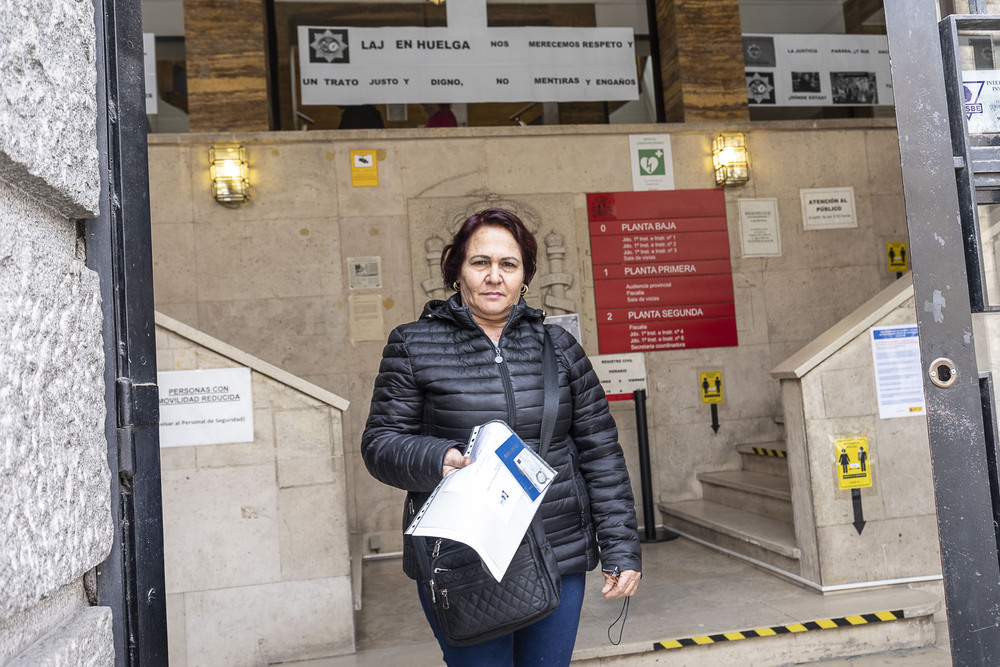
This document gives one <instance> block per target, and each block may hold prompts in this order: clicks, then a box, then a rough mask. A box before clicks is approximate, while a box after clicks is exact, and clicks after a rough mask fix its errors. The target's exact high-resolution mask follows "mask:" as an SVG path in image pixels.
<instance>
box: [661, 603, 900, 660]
mask: <svg viewBox="0 0 1000 667" xmlns="http://www.w3.org/2000/svg"><path fill="white" fill-rule="evenodd" d="M903 617H904V616H903V612H902V610H897V611H880V612H878V613H875V614H861V615H859V616H844V617H843V618H829V619H824V620H821V621H808V622H806V623H792V624H791V625H775V626H772V627H770V628H758V629H756V630H741V631H739V632H725V633H722V634H718V635H704V636H702V637H687V638H684V639H668V640H667V641H662V642H656V643H655V644H653V649H654V650H660V649H671V648H682V647H684V646H704V645H706V644H718V643H720V642H732V641H736V640H739V639H750V638H752V637H774V636H777V635H787V634H794V633H797V632H807V631H809V630H831V629H833V628H843V627H846V626H850V625H865V624H867V623H881V622H884V621H898V620H900V619H902V618H903Z"/></svg>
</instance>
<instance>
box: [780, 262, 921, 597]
mask: <svg viewBox="0 0 1000 667" xmlns="http://www.w3.org/2000/svg"><path fill="white" fill-rule="evenodd" d="M880 297H881V298H882V299H884V300H882V301H881V302H879V303H877V304H874V305H873V307H872V308H871V309H870V310H868V311H867V312H865V311H864V309H859V311H858V312H857V313H855V314H852V315H851V316H848V317H847V318H845V319H844V320H843V321H841V322H839V323H837V325H836V327H834V328H833V329H831V331H829V332H827V333H825V334H824V336H823V337H821V338H820V339H817V340H816V341H814V343H812V344H811V345H809V346H807V347H806V348H803V349H802V350H800V351H799V352H798V353H796V354H795V355H793V356H792V357H791V358H789V359H787V360H785V361H784V362H783V363H782V364H781V365H780V366H779V367H778V368H776V369H775V370H774V376H775V377H778V378H781V390H782V398H783V401H784V413H785V423H786V427H787V438H786V443H787V447H788V457H789V461H793V460H794V461H800V462H802V464H801V465H796V466H791V465H790V466H789V474H790V477H791V482H792V505H793V507H794V510H795V527H796V539H797V542H798V546H799V548H800V549H801V550H802V576H803V577H805V578H806V579H808V580H809V581H812V582H815V583H816V584H818V585H820V586H822V587H825V588H831V587H832V588H836V587H838V586H844V585H850V584H854V583H857V582H874V581H893V580H904V579H906V580H909V579H921V578H931V579H937V578H939V577H940V574H941V553H940V549H939V546H938V539H937V514H936V508H935V506H934V484H933V478H932V476H931V454H930V447H929V446H928V441H927V420H926V417H925V416H923V415H916V416H913V417H902V418H894V419H882V418H880V416H879V407H878V400H877V398H876V395H875V371H874V362H873V360H872V343H871V337H870V333H869V331H870V329H871V327H874V326H891V325H898V324H911V325H915V324H916V322H917V316H916V312H914V308H913V286H912V282H911V281H910V280H909V277H908V276H907V277H906V278H905V279H903V280H900V281H899V283H897V284H893V285H891V286H889V287H888V288H886V289H885V290H884V291H883V293H882V295H880ZM878 300H879V299H878V298H876V299H873V302H875V301H878ZM831 340H832V341H835V342H832V343H830V342H829V341H831ZM854 437H864V438H867V440H868V446H867V448H866V449H867V450H868V452H869V453H870V459H869V463H870V466H871V475H872V486H871V487H867V488H863V489H860V490H859V491H860V496H861V503H862V514H863V518H864V521H865V524H864V526H863V528H862V531H861V532H860V533H859V532H858V530H857V527H856V526H855V520H856V518H855V513H854V503H853V499H852V492H851V491H849V490H841V489H840V488H839V484H838V481H837V472H836V463H837V456H836V453H835V447H834V439H837V438H854Z"/></svg>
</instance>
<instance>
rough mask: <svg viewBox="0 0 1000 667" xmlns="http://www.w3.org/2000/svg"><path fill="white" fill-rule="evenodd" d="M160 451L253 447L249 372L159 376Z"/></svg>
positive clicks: (224, 370) (167, 373) (219, 370)
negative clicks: (192, 447) (238, 444)
mask: <svg viewBox="0 0 1000 667" xmlns="http://www.w3.org/2000/svg"><path fill="white" fill-rule="evenodd" d="M157 384H158V385H159V390H160V447H184V446H188V445H217V444H222V443H227V442H253V392H252V391H251V387H250V369H249V368H212V369H207V370H199V371H163V372H160V373H158V374H157Z"/></svg>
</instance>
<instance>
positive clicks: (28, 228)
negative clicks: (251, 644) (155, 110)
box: [0, 0, 115, 667]
mask: <svg viewBox="0 0 1000 667" xmlns="http://www.w3.org/2000/svg"><path fill="white" fill-rule="evenodd" d="M96 34H97V33H96V28H95V25H94V5H93V4H91V3H90V2H77V1H74V0H54V1H53V2H45V3H39V2H35V1H34V0H7V2H5V3H4V11H2V12H0V71H2V72H3V95H2V96H0V331H3V332H4V333H3V337H4V338H3V342H2V343H0V665H8V664H9V665H80V664H88V665H107V666H109V667H111V666H112V665H114V662H115V652H114V640H113V635H112V619H111V609H110V608H108V607H102V606H97V595H96V591H95V589H94V577H93V573H94V568H95V567H96V566H97V565H98V564H99V563H100V562H101V561H103V560H104V558H105V557H106V556H107V554H108V552H109V550H110V549H111V543H112V537H113V531H114V526H113V524H112V520H111V509H110V508H111V472H110V470H109V469H108V460H107V443H106V441H105V439H104V418H105V409H104V345H103V340H102V337H101V324H102V316H101V298H100V285H99V282H98V278H97V274H95V273H94V272H93V271H91V270H90V269H88V268H87V267H86V265H85V263H84V254H85V244H84V242H83V236H82V230H83V225H82V224H78V221H79V220H80V219H81V218H92V217H95V216H96V215H97V213H98V210H99V201H100V171H99V157H98V152H97V123H96V119H97V54H98V53H100V49H99V47H98V44H97V39H96Z"/></svg>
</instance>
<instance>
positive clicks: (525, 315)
mask: <svg viewBox="0 0 1000 667" xmlns="http://www.w3.org/2000/svg"><path fill="white" fill-rule="evenodd" d="M425 318H438V319H442V320H448V321H449V322H453V323H454V324H455V325H456V326H460V327H463V328H469V329H476V328H479V325H478V324H476V321H475V320H474V319H473V318H472V311H471V310H469V307H468V306H465V305H462V297H461V295H460V294H458V293H455V294H453V295H452V296H451V298H449V299H448V300H447V301H442V300H440V299H434V300H432V301H428V302H427V303H426V304H425V305H424V312H423V313H421V315H420V319H425ZM521 319H525V320H537V321H538V322H539V323H541V321H542V320H544V319H545V311H543V310H539V309H538V308H532V307H530V306H529V305H528V304H527V303H526V302H525V300H524V299H523V298H522V299H520V300H519V301H518V302H517V303H515V304H514V305H513V307H511V309H510V315H509V316H508V317H507V326H508V327H509V326H511V325H513V324H517V322H518V321H519V320H521Z"/></svg>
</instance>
